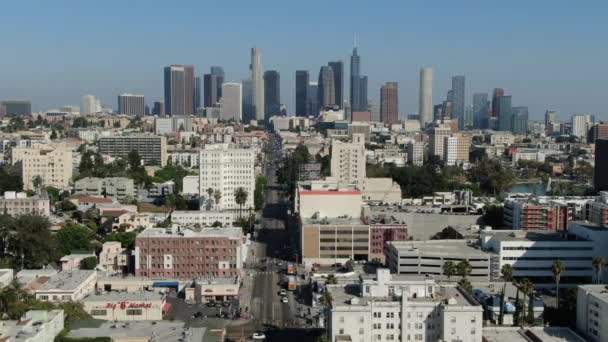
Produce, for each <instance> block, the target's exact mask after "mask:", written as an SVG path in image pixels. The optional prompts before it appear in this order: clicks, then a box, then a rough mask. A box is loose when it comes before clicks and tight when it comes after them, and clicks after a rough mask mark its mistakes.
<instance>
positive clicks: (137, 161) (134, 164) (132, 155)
mask: <svg viewBox="0 0 608 342" xmlns="http://www.w3.org/2000/svg"><path fill="white" fill-rule="evenodd" d="M127 159H128V161H129V168H130V169H131V170H132V171H133V170H137V169H139V168H141V157H140V156H139V152H137V150H131V152H129V155H128V156H127Z"/></svg>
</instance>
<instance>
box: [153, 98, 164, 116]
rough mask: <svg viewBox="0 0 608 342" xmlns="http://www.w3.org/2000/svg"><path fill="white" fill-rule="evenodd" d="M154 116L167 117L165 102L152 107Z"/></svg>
mask: <svg viewBox="0 0 608 342" xmlns="http://www.w3.org/2000/svg"><path fill="white" fill-rule="evenodd" d="M152 115H165V103H164V102H163V101H155V102H154V107H152Z"/></svg>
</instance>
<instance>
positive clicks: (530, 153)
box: [511, 148, 545, 165]
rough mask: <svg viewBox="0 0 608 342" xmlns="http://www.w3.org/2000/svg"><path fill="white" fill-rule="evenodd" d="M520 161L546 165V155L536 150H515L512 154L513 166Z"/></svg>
mask: <svg viewBox="0 0 608 342" xmlns="http://www.w3.org/2000/svg"><path fill="white" fill-rule="evenodd" d="M520 160H528V161H534V162H538V163H544V162H545V153H544V152H541V151H539V150H535V149H524V148H520V149H515V150H514V151H513V153H512V154H511V162H512V163H513V165H517V162H518V161H520Z"/></svg>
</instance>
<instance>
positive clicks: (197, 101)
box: [194, 76, 201, 109]
mask: <svg viewBox="0 0 608 342" xmlns="http://www.w3.org/2000/svg"><path fill="white" fill-rule="evenodd" d="M194 108H195V109H199V108H201V78H200V77H198V76H197V77H195V78H194Z"/></svg>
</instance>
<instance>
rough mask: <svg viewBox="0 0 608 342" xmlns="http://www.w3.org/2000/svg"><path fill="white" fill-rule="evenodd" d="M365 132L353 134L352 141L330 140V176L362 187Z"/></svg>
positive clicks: (359, 187)
mask: <svg viewBox="0 0 608 342" xmlns="http://www.w3.org/2000/svg"><path fill="white" fill-rule="evenodd" d="M365 160H366V159H365V134H353V135H352V142H342V141H340V140H337V139H335V140H332V142H331V176H332V177H335V178H337V179H338V181H341V182H345V183H347V184H356V185H357V188H358V189H363V181H364V180H365Z"/></svg>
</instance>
